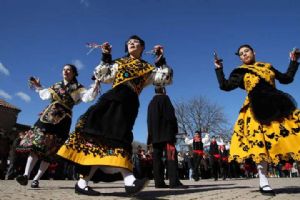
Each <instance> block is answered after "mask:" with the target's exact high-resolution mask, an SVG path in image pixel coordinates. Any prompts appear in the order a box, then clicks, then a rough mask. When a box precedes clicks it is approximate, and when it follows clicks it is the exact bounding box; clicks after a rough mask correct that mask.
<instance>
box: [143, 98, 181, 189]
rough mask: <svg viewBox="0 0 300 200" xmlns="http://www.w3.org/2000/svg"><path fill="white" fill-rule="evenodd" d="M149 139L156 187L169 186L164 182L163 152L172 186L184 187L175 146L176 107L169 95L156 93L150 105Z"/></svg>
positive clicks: (148, 116)
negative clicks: (180, 179) (180, 177)
mask: <svg viewBox="0 0 300 200" xmlns="http://www.w3.org/2000/svg"><path fill="white" fill-rule="evenodd" d="M147 125H148V140H147V144H148V145H150V144H152V147H153V175H154V183H155V187H156V188H166V187H168V186H167V185H166V184H165V182H164V169H165V167H164V164H163V161H162V157H163V153H164V152H165V155H166V158H165V159H166V163H167V169H168V177H169V182H170V185H169V187H170V188H178V187H182V183H181V182H180V181H179V176H178V160H177V151H176V147H175V143H176V134H177V133H178V126H177V119H176V115H175V109H174V107H173V105H172V102H171V100H170V98H169V96H168V95H166V94H156V95H155V96H154V97H153V98H152V100H151V101H150V103H149V105H148V113H147Z"/></svg>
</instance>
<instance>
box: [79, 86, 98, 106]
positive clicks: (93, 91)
mask: <svg viewBox="0 0 300 200" xmlns="http://www.w3.org/2000/svg"><path fill="white" fill-rule="evenodd" d="M99 87H100V85H97V84H95V83H94V84H92V85H91V87H90V88H89V89H85V88H83V89H82V90H81V91H80V93H79V94H80V99H81V101H82V102H85V103H87V102H90V101H93V100H95V99H96V97H97V95H98V94H99V92H100V88H99Z"/></svg>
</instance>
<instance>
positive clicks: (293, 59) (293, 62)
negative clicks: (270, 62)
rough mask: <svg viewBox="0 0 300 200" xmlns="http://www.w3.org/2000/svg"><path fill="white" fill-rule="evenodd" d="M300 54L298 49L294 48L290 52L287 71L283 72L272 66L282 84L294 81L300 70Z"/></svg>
mask: <svg viewBox="0 0 300 200" xmlns="http://www.w3.org/2000/svg"><path fill="white" fill-rule="evenodd" d="M299 56H300V52H299V50H298V49H294V50H293V51H292V52H290V64H289V67H288V69H287V71H286V72H285V73H281V72H280V71H278V70H277V69H275V68H274V67H272V70H273V71H274V73H275V78H276V79H277V80H278V81H279V82H280V83H282V84H289V83H291V82H293V80H294V77H295V74H296V72H297V70H298V66H299V63H298V59H299Z"/></svg>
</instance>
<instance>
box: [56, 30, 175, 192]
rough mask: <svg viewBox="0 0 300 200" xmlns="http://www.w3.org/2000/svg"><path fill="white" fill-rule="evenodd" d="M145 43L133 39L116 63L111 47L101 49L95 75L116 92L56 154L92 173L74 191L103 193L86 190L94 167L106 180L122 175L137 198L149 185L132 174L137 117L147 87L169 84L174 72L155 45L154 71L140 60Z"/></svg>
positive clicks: (91, 111)
mask: <svg viewBox="0 0 300 200" xmlns="http://www.w3.org/2000/svg"><path fill="white" fill-rule="evenodd" d="M144 48H145V42H144V41H143V40H142V39H141V38H140V37H138V36H136V35H134V36H131V37H130V38H129V39H128V40H127V42H126V44H125V52H126V53H128V54H127V56H125V57H123V58H120V59H117V60H114V61H112V57H111V54H110V53H111V46H110V45H109V44H108V43H104V44H103V45H102V53H103V55H102V62H101V63H100V65H99V66H97V67H96V69H95V73H94V74H95V77H96V79H98V80H99V81H101V82H104V83H113V88H112V89H111V90H109V91H108V92H106V93H105V94H103V95H102V96H101V97H100V99H99V101H98V102H97V103H96V104H95V105H93V106H91V107H90V108H89V109H88V110H87V111H86V113H84V114H83V115H82V116H81V117H80V119H79V120H78V122H77V126H76V129H75V131H74V133H73V134H71V135H70V138H69V139H68V140H67V141H66V143H65V144H64V145H63V146H62V148H61V149H60V150H59V151H58V155H60V156H62V157H64V158H66V159H68V160H71V161H73V162H75V163H77V164H79V165H81V166H90V170H89V174H85V175H83V173H82V175H81V177H80V179H79V181H78V182H77V183H76V185H75V192H76V193H81V194H86V195H95V196H96V195H100V193H99V192H97V191H95V190H93V189H91V188H90V187H89V186H88V181H89V180H90V179H91V178H92V176H93V174H94V173H95V171H96V169H98V168H99V169H100V170H101V171H102V172H103V173H105V174H106V176H109V177H111V176H110V174H116V173H121V175H122V176H123V180H124V184H125V191H126V193H127V194H135V193H137V192H139V191H140V190H142V189H143V188H144V187H145V186H146V185H147V183H148V180H147V179H142V180H139V179H136V178H135V177H134V176H133V174H132V160H131V158H132V147H131V143H132V141H133V134H132V129H133V125H134V122H135V119H136V116H137V114H138V108H139V99H138V95H139V94H140V93H141V92H142V90H143V88H144V87H145V86H146V85H148V84H150V83H153V84H155V85H166V84H170V83H171V80H172V70H171V69H169V68H167V67H166V61H165V59H164V57H163V48H162V47H161V46H159V45H158V46H155V49H154V52H155V54H156V56H157V60H156V63H155V64H156V65H157V66H158V68H155V67H154V66H153V65H150V64H149V63H147V62H146V61H144V60H142V59H141V56H142V53H143V51H144Z"/></svg>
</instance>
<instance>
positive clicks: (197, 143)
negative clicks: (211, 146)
mask: <svg viewBox="0 0 300 200" xmlns="http://www.w3.org/2000/svg"><path fill="white" fill-rule="evenodd" d="M198 134H201V133H198ZM184 142H185V143H186V144H192V145H193V174H192V177H193V179H194V180H195V181H199V176H200V174H199V170H200V169H199V166H200V163H201V160H202V158H203V154H204V151H203V144H207V143H208V142H209V135H208V134H205V137H204V138H201V137H196V136H195V137H193V138H192V139H189V138H185V140H184Z"/></svg>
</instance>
